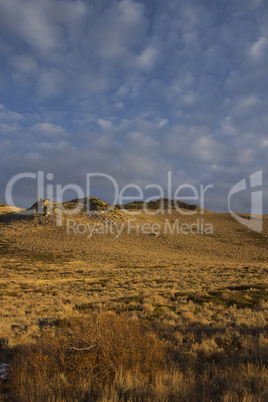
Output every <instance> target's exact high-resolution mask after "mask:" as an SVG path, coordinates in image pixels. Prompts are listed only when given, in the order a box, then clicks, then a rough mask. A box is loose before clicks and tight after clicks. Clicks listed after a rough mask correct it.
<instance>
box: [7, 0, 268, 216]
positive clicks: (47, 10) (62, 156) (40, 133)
mask: <svg viewBox="0 0 268 402" xmlns="http://www.w3.org/2000/svg"><path fill="white" fill-rule="evenodd" d="M267 21H268V3H267V1H266V0H214V1H212V0H167V1H163V0H151V1H149V0H147V1H145V0H144V1H135V0H120V1H117V0H109V1H108V0H95V1H93V0H88V1H82V0H76V1H74V0H73V1H71V0H68V1H67V0H0V56H1V63H0V137H1V148H0V165H1V166H0V167H1V169H0V185H1V193H0V202H5V188H6V185H7V183H8V181H9V180H10V178H12V177H13V176H14V175H15V174H18V173H21V172H35V173H36V172H37V171H44V172H45V173H50V172H51V173H53V174H54V180H53V181H52V182H51V183H52V184H53V185H56V184H61V185H65V184H68V183H75V184H77V185H79V186H81V187H82V188H83V189H84V190H85V182H86V174H87V173H93V172H100V173H107V174H109V175H111V176H112V177H114V179H115V180H116V181H117V182H118V185H119V186H120V187H122V186H124V185H126V184H130V183H135V184H137V185H139V186H140V187H141V188H145V186H146V185H149V184H152V183H154V184H158V185H160V186H162V187H163V188H164V189H166V182H167V172H168V171H171V172H172V178H173V187H174V189H176V188H177V187H178V186H180V185H182V184H191V185H194V186H196V187H197V188H199V186H200V185H204V186H205V185H208V184H212V185H213V189H211V190H210V191H209V192H208V196H207V198H206V205H205V206H206V207H207V208H209V209H212V210H215V211H226V210H227V198H228V192H229V190H230V189H231V187H232V186H233V185H234V184H235V183H237V182H238V181H239V180H241V179H243V178H247V177H248V175H250V174H252V173H254V172H256V171H258V170H260V169H262V170H263V180H264V202H265V205H266V203H267V190H266V189H267V182H268V180H267V173H268V159H267V151H268V136H267V133H268V131H267V128H268V113H267V111H268V107H267V106H268V102H267V100H268V78H267V72H268V24H267ZM92 191H93V193H92V194H91V195H96V196H100V197H102V198H103V199H105V200H106V201H110V199H111V188H110V186H109V184H108V183H106V182H105V180H98V179H97V178H96V180H95V182H94V184H93V187H92ZM67 195H68V194H66V197H67ZM191 195H192V194H191ZM74 196H75V194H70V198H74ZM67 198H68V197H67ZM35 199H36V186H35V183H34V182H33V181H32V180H29V179H28V180H25V181H24V182H22V181H21V182H20V184H19V185H18V186H17V188H16V189H15V190H14V201H16V204H17V205H19V206H25V207H28V206H30V205H31V203H33V202H34V201H35ZM233 206H234V209H236V210H241V211H247V210H248V209H249V206H250V194H249V193H248V192H244V193H241V194H238V195H237V197H235V198H234V200H233Z"/></svg>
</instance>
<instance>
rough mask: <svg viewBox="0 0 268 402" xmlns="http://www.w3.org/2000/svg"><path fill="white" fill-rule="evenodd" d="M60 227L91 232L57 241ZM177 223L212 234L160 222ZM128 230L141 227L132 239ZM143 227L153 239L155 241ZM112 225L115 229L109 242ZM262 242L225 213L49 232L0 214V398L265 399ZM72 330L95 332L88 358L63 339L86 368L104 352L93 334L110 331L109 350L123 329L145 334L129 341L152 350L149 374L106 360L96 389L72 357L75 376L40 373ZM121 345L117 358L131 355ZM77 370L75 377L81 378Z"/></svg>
mask: <svg viewBox="0 0 268 402" xmlns="http://www.w3.org/2000/svg"><path fill="white" fill-rule="evenodd" d="M129 212H133V213H134V212H135V211H134V210H133V211H129ZM244 218H245V219H247V216H246V215H244ZM68 219H75V221H76V223H75V225H78V224H80V227H79V228H80V231H81V232H83V228H86V226H83V225H87V224H89V225H90V226H91V227H93V226H94V227H95V231H94V233H93V234H92V235H91V237H89V236H88V235H89V232H88V231H86V232H85V233H84V234H78V233H76V234H75V233H74V229H70V228H69V233H67V226H68ZM129 219H132V222H131V223H129ZM177 219H178V220H179V225H182V224H187V225H192V224H195V223H196V222H199V225H201V224H202V225H203V228H204V227H205V225H206V224H209V225H211V227H212V228H213V233H207V234H206V233H203V234H202V233H199V234H182V233H180V234H177V233H165V232H164V229H163V228H164V227H165V225H167V221H168V222H169V223H168V225H170V226H169V227H172V226H173V225H174V222H176V220H177ZM69 223H70V221H69ZM138 224H139V225H143V226H140V232H139V233H137V230H136V227H137V225H138ZM144 224H147V226H144ZM153 224H158V225H160V226H159V227H160V228H161V229H160V230H156V231H155V233H154V231H153V230H151V227H152V225H153ZM129 225H131V227H132V230H129V227H130V226H129ZM76 227H77V226H76ZM112 227H113V228H115V229H114V232H113V233H111V231H112V229H111V228H112ZM116 227H123V229H122V233H121V235H120V236H119V237H116V236H115V235H114V233H115V230H116ZM155 227H156V226H155ZM103 228H105V230H107V231H108V232H109V233H102V230H104V229H103ZM107 228H108V229H107ZM144 228H145V229H144ZM142 229H143V232H144V233H143V232H142ZM267 240H268V217H267V216H264V217H263V231H262V233H260V234H259V233H256V232H253V231H251V230H249V229H247V228H246V227H244V226H242V225H241V224H239V223H238V222H236V221H235V220H234V219H233V218H232V217H231V215H229V214H227V213H226V214H225V213H214V212H209V211H199V212H195V213H194V214H192V215H184V214H180V213H178V212H177V211H175V210H172V213H171V214H169V213H168V211H166V212H165V213H164V214H161V213H159V214H156V215H148V214H145V213H144V212H141V214H138V215H135V216H134V215H132V216H130V215H126V214H125V213H123V212H122V211H118V210H116V211H112V212H110V213H109V214H101V215H100V216H98V215H96V216H86V215H83V214H80V215H79V216H70V217H64V221H63V225H62V227H57V226H56V225H55V218H54V216H49V215H47V216H32V217H24V218H22V217H20V216H18V215H16V214H15V213H13V214H11V213H10V211H9V209H8V207H6V206H2V207H0V269H1V277H0V298H1V304H0V323H1V326H0V338H1V347H2V349H1V355H0V358H1V362H5V363H9V364H10V380H9V381H3V387H4V388H3V389H4V390H5V391H3V392H7V393H8V395H9V398H10V399H9V400H18V401H39V400H40V401H45V400H51V401H53V400H55V401H56V400H57V401H65V400H66V401H67V400H77V401H80V400H81V401H82V400H83V401H84V400H85V401H86V400H93V401H94V400H100V401H108V400H109V401H117V400H118V401H119V400H124V401H132V400H133V401H134V400H141V401H142V400H148V401H149V400H151V401H154V400H159V401H169V400H171V401H173V400H174V401H181V400H183V401H188V400H189V401H195V400H196V401H199V400H200V401H201V400H202V401H206V400H222V401H240V400H241V401H242V400H243V401H265V400H268V369H267V368H268V366H267V365H268V338H267V323H268V292H267V291H268V241H267ZM96 316H98V317H99V318H96ZM94 320H95V321H94ZM96 320H97V321H96ZM116 320H119V321H116ZM120 320H121V321H120ZM122 320H123V321H122ZM79 322H80V324H79V325H80V331H85V334H86V333H88V337H89V338H90V333H91V332H92V328H93V326H91V327H90V328H91V329H90V328H89V327H88V326H87V325H89V324H85V323H86V322H87V323H90V322H92V323H94V322H95V324H94V328H96V327H98V325H99V326H100V332H99V333H98V334H99V335H98V336H99V338H98V337H97V335H96V336H95V338H94V339H95V340H96V339H101V340H99V341H98V342H97V341H96V342H95V343H96V344H97V345H98V347H99V349H98V350H99V352H98V353H97V354H95V355H94V353H93V350H94V348H93V349H92V353H91V352H90V353H89V349H87V348H88V344H89V343H87V342H89V341H87V342H86V341H85V339H84V340H83V342H86V343H85V344H86V345H87V347H85V346H83V347H81V342H82V340H81V339H80V338H79V336H78V338H79V339H80V341H81V342H80V343H79V345H80V346H79V345H78V346H77V345H76V343H75V341H74V340H73V341H72V345H73V346H72V348H73V349H72V350H78V349H79V348H80V349H81V350H82V349H84V350H86V349H87V351H86V352H85V353H84V354H85V355H86V357H85V359H88V358H89V357H88V356H89V355H90V356H91V357H92V356H94V359H95V360H96V359H100V354H101V353H102V352H100V351H103V349H102V348H101V346H100V345H103V343H102V342H103V339H102V338H101V333H103V331H104V330H103V328H114V326H117V328H118V333H116V334H117V335H116V336H115V335H114V337H111V339H110V338H109V339H110V341H111V342H112V345H113V344H115V343H116V342H117V341H116V340H118V337H119V338H120V336H122V333H123V329H124V328H129V332H128V334H129V333H131V332H132V330H133V329H132V325H134V326H135V325H139V327H137V328H136V327H135V328H136V329H135V328H134V332H135V331H137V333H139V331H145V332H144V333H143V332H142V333H143V335H142V336H140V338H139V339H138V340H135V339H134V340H133V341H131V342H132V343H131V344H133V345H134V346H135V345H136V346H135V347H136V348H137V349H135V350H136V352H135V353H134V355H133V356H138V355H139V353H141V352H139V348H140V347H141V345H142V343H143V341H142V339H144V340H146V339H147V337H151V338H150V339H151V341H150V342H149V344H150V343H151V345H152V348H153V345H154V342H158V343H157V344H155V345H154V347H155V352H154V353H155V356H156V357H155V358H154V357H153V356H151V354H150V353H149V351H148V349H146V350H147V352H144V351H143V352H142V353H143V356H144V359H145V360H146V356H147V358H148V359H149V360H148V367H150V370H149V369H148V367H147V366H146V367H147V368H146V367H145V368H144V367H143V366H142V365H141V361H142V359H141V361H139V363H137V361H136V360H135V362H136V363H135V364H137V367H136V366H135V364H134V363H133V362H132V363H133V364H134V365H133V367H134V368H135V367H136V368H135V370H134V369H133V370H132V371H131V367H132V363H131V364H130V363H128V364H126V365H124V364H125V363H124V364H123V363H122V362H125V360H124V359H127V358H126V357H125V358H124V359H123V360H122V359H121V358H120V359H121V360H120V359H119V360H120V361H119V363H118V365H116V364H117V363H115V362H116V361H117V360H113V363H111V362H110V363H109V364H110V365H109V364H108V363H107V362H109V359H112V358H111V356H110V355H109V356H110V357H109V359H108V358H106V360H105V361H106V366H105V369H103V370H104V371H103V373H106V372H107V375H106V374H105V375H103V377H101V379H99V380H98V381H97V382H96V381H95V382H94V381H93V378H96V375H99V373H101V370H102V369H101V367H102V366H101V365H100V366H99V370H98V371H97V374H96V373H95V372H94V373H95V374H94V375H95V377H94V376H93V374H92V373H93V371H92V370H93V369H89V368H88V367H89V366H88V365H89V364H93V363H92V360H90V363H89V362H88V361H87V360H86V361H87V363H86V365H85V362H84V361H83V359H82V357H81V356H80V355H79V356H80V357H79V359H80V358H81V360H79V359H78V360H77V365H76V368H75V367H74V366H72V369H70V367H71V366H69V364H70V359H69V360H68V362H66V361H65V360H64V362H65V363H64V365H63V366H64V367H62V366H59V367H61V368H59V369H58V371H55V372H53V373H52V372H51V373H50V374H49V375H48V372H46V374H45V373H44V372H42V375H41V374H40V372H39V371H40V367H43V370H45V369H44V367H45V364H43V363H42V362H44V361H46V359H48V360H49V359H52V357H51V356H52V355H53V353H54V355H53V356H54V357H55V356H56V355H57V353H63V352H62V350H61V352H60V351H59V350H60V349H59V348H60V346H59V345H58V346H57V347H58V349H57V347H56V346H55V345H56V340H57V339H60V338H61V337H65V338H64V339H67V338H68V337H70V336H72V335H70V334H71V333H72V331H71V329H72V328H73V326H77V325H78V324H77V323H79ZM66 323H67V324H66ZM68 323H69V324H68ZM81 323H84V324H83V325H84V326H85V327H84V326H83V325H82V324H81ZM96 323H97V324H96ZM102 323H103V324H102ZM79 325H78V326H79ZM81 325H82V327H81ZM92 325H93V324H92ZM101 325H103V327H102V326H101ZM75 328H76V327H75ZM81 328H84V329H83V330H81ZM144 328H145V329H144ZM124 330H125V329H124ZM62 331H63V332H62ZM66 331H67V332H68V331H71V332H69V333H68V334H67V332H66ZM73 331H74V329H73ZM75 331H77V332H76V333H77V334H78V333H79V332H78V330H77V328H76V329H75ZM111 331H112V329H111ZM120 331H121V332H120ZM113 334H115V332H113ZM137 336H138V335H137ZM47 337H50V338H49V339H50V341H48V338H47ZM66 337H67V338H66ZM89 338H88V339H89ZM126 338H127V335H125V336H122V341H121V343H120V345H121V346H122V350H124V345H125V344H124V342H125V339H126ZM62 339H63V338H62ZM68 339H69V338H68ZM107 339H108V338H107ZM120 339H121V338H120ZM153 340H154V341H153ZM136 341H137V343H135V342H136ZM46 342H47V343H46ZM83 342H82V344H83V345H84V343H83ZM92 342H93V343H94V341H92ZM107 342H108V341H107ZM144 342H145V341H144ZM67 343H68V342H67ZM53 344H55V345H54V346H55V348H54V349H53V347H52V349H53V350H54V352H53V353H52V352H51V353H52V354H51V355H50V353H49V348H50V347H51V345H53ZM63 344H64V341H62V345H63ZM33 345H35V346H33ZM38 345H39V346H38ZM44 345H47V348H44ZM75 345H76V346H75ZM127 345H128V346H127ZM134 346H133V347H134ZM34 347H35V348H37V349H31V348H34ZM38 347H39V348H41V349H40V350H41V352H42V353H41V352H40V351H39V352H40V353H41V355H40V353H39V352H38V353H39V355H38V356H39V357H38V358H37V354H36V353H37V352H36V350H39V349H38ZM111 347H112V346H111ZM125 347H126V350H125V352H124V353H125V354H127V353H128V351H129V350H130V349H129V348H130V346H129V344H126V345H125ZM67 349H68V348H67ZM112 349H113V347H112ZM149 349H150V348H149ZM33 350H34V351H35V352H33ZM64 350H65V349H64ZM68 350H69V349H68ZM64 353H65V354H66V353H67V352H66V350H65V352H64ZM103 353H104V352H103ZM120 353H121V352H120ZM122 353H123V352H122ZM158 354H159V357H158V358H157V356H158ZM149 355H150V356H149ZM22 356H24V357H23V359H22ZM40 356H41V357H40ZM57 356H58V355H57ZM96 356H97V357H96ZM120 356H121V355H120ZM124 356H125V355H124ZM92 358H93V357H92ZM27 359H28V360H27ZM31 359H32V360H31ZM55 359H56V358H55ZM150 359H151V360H150ZM95 360H94V361H95ZM25 361H28V362H30V363H29V364H28V366H27V365H26V366H27V367H26V366H25ZM53 361H54V360H53ZM55 361H57V363H55ZM55 361H54V365H55V367H56V366H57V364H59V365H60V363H58V360H57V359H56V360H55ZM98 361H99V360H98ZM38 362H39V364H38ZM160 362H161V364H160ZM83 364H84V365H85V366H84V365H83ZM98 364H100V363H98ZM107 364H108V366H109V367H110V368H111V367H113V370H111V369H110V371H109V370H108V369H107V367H108V366H107ZM78 366H80V367H84V369H83V375H82V374H81V372H80V371H81V370H80V371H79V370H78V369H77V367H78ZM130 366H131V367H130ZM33 367H35V371H33ZM37 367H39V368H37ZM57 367H58V366H57ZM90 367H91V366H90ZM92 367H93V366H92ZM141 367H143V368H141ZM152 367H155V370H153V371H152ZM31 370H32V371H31ZM38 370H39V371H38ZM76 371H77V373H80V374H79V375H78V374H77V376H78V377H75V375H74V373H75V372H76ZM23 373H24V374H23ZM38 373H39V374H38ZM71 373H72V375H71ZM92 376H93V377H92ZM61 377H62V378H63V379H62V381H61V380H59V379H60V378H61ZM37 378H38V381H37ZM55 378H57V386H55V381H56V380H55ZM52 379H53V381H54V382H53V381H52ZM52 382H53V384H54V385H52ZM49 384H50V385H49ZM75 384H76V385H75ZM15 389H16V391H15ZM3 398H4V397H3ZM3 400H4V399H3Z"/></svg>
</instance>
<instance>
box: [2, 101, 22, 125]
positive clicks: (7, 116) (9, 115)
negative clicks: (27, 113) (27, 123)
mask: <svg viewBox="0 0 268 402" xmlns="http://www.w3.org/2000/svg"><path fill="white" fill-rule="evenodd" d="M0 119H1V121H2V122H5V123H7V122H13V121H22V120H24V116H23V115H22V114H20V113H17V112H12V111H11V110H8V109H7V108H6V107H5V106H4V105H0Z"/></svg>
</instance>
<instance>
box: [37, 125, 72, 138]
mask: <svg viewBox="0 0 268 402" xmlns="http://www.w3.org/2000/svg"><path fill="white" fill-rule="evenodd" d="M31 130H32V131H33V132H36V133H38V134H41V135H44V136H59V135H63V134H65V129H64V128H63V127H61V126H59V125H57V124H52V123H37V124H35V125H34V126H32V127H31Z"/></svg>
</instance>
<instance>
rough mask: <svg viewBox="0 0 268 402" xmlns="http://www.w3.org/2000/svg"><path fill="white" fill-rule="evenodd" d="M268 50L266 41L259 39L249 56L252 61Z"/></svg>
mask: <svg viewBox="0 0 268 402" xmlns="http://www.w3.org/2000/svg"><path fill="white" fill-rule="evenodd" d="M267 48H268V39H267V38H265V37H263V36H262V37H261V38H259V39H258V40H257V41H256V42H254V44H253V45H252V47H251V49H250V56H251V57H252V58H254V59H258V58H260V57H261V56H262V55H263V54H264V53H265V51H266V49H267Z"/></svg>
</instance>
